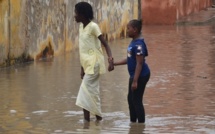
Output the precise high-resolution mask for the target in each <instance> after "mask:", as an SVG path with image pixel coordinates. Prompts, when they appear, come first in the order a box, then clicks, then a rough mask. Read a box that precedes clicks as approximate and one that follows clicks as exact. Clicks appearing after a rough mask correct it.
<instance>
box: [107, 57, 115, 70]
mask: <svg viewBox="0 0 215 134" xmlns="http://www.w3.org/2000/svg"><path fill="white" fill-rule="evenodd" d="M108 63H109V66H108V71H109V72H110V71H113V70H114V62H113V57H108Z"/></svg>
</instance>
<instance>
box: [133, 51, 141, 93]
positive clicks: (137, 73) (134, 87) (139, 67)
mask: <svg viewBox="0 0 215 134" xmlns="http://www.w3.org/2000/svg"><path fill="white" fill-rule="evenodd" d="M143 61H144V56H143V55H137V56H136V62H137V65H136V68H135V73H134V79H133V83H132V85H131V89H132V90H136V89H137V82H138V78H139V76H140V73H141V70H142V66H143Z"/></svg>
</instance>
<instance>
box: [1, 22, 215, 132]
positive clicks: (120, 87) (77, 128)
mask: <svg viewBox="0 0 215 134" xmlns="http://www.w3.org/2000/svg"><path fill="white" fill-rule="evenodd" d="M143 29H144V32H143V34H144V37H145V41H146V43H147V45H148V49H149V57H148V58H147V60H146V61H147V62H148V64H149V66H150V68H151V71H152V76H151V79H150V81H149V84H148V85H147V89H146V92H145V96H144V105H145V110H146V124H145V125H144V124H132V123H130V122H129V114H128V104H127V100H126V98H127V97H126V96H127V85H128V73H127V68H126V66H123V67H121V68H115V71H114V72H111V73H107V74H105V75H103V76H102V80H101V101H102V111H103V118H104V120H103V121H101V122H96V119H95V117H94V116H92V117H91V120H92V121H91V122H90V123H86V122H84V120H83V115H82V110H81V109H80V108H79V107H77V106H75V100H76V96H77V93H78V89H79V85H80V83H81V81H80V75H79V74H80V73H79V72H80V63H79V56H78V53H77V51H76V50H75V51H74V52H72V53H69V54H67V55H62V56H59V57H55V58H54V59H48V60H47V59H43V60H40V61H37V62H33V63H27V64H25V65H19V66H15V67H11V68H4V69H1V70H0V76H1V77H0V85H1V86H0V98H1V101H0V105H1V107H0V133H18V134H19V133H21V134H22V133H42V134H47V133H51V134H62V133H65V134H67V133H68V134H69V133H76V134H78V133H86V134H88V133H93V134H100V133H101V134H116V133H123V134H125V133H128V134H136V133H138V134H139V133H153V134H154V133H215V127H214V124H215V113H214V110H215V98H214V96H215V90H214V89H215V68H214V66H215V59H214V57H215V27H214V25H213V24H211V25H209V26H185V27H183V26H182V27H175V26H146V27H144V28H143ZM129 42H130V39H122V40H117V41H113V42H110V43H111V48H112V50H113V54H114V57H115V60H118V59H121V58H124V57H125V56H126V48H127V45H128V43H129Z"/></svg>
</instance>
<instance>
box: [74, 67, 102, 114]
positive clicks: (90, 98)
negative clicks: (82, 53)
mask: <svg viewBox="0 0 215 134" xmlns="http://www.w3.org/2000/svg"><path fill="white" fill-rule="evenodd" d="M99 76H100V75H99V64H98V63H96V65H95V66H94V74H85V76H84V78H83V80H82V83H81V86H80V89H79V92H78V96H77V100H76V105H77V106H79V107H81V108H83V109H86V110H87V111H89V112H90V113H91V114H94V115H98V116H102V113H101V103H100V97H99V96H100V90H99Z"/></svg>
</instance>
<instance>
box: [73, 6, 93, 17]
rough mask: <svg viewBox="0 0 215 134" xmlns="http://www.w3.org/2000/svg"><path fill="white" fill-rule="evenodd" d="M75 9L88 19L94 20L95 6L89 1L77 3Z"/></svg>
mask: <svg viewBox="0 0 215 134" xmlns="http://www.w3.org/2000/svg"><path fill="white" fill-rule="evenodd" d="M75 10H76V12H77V13H78V14H80V15H83V16H84V17H85V18H86V19H89V20H92V19H93V18H94V17H93V8H92V6H91V5H90V4H89V3H87V2H79V3H77V4H76V5H75Z"/></svg>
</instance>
